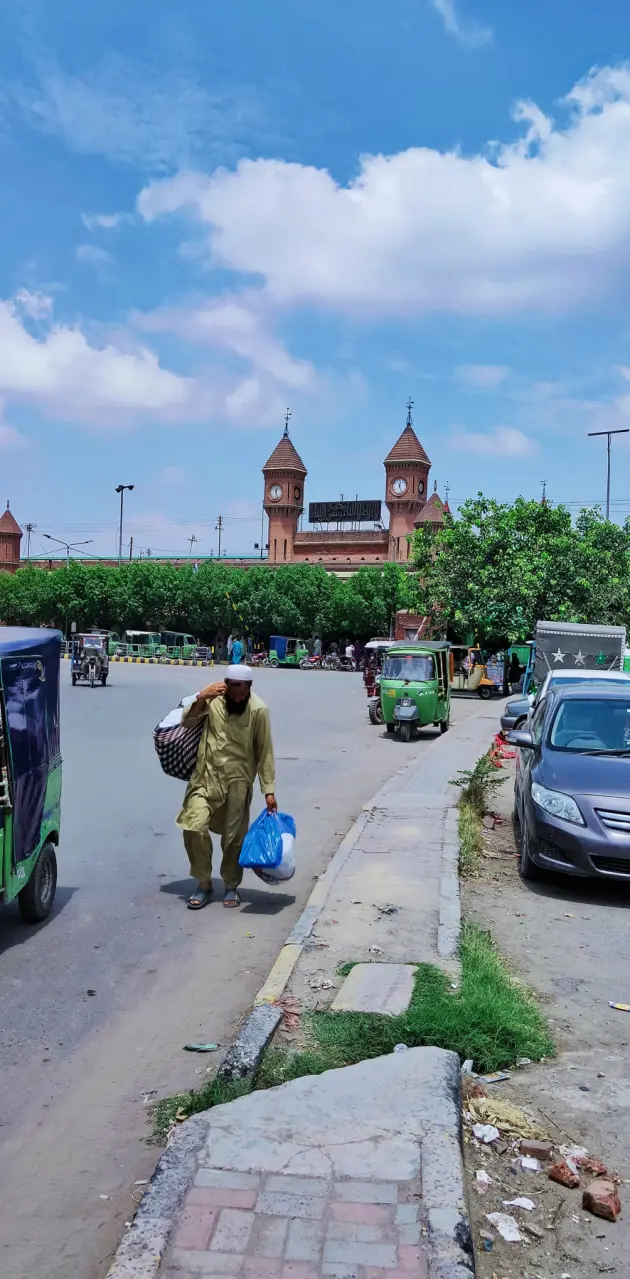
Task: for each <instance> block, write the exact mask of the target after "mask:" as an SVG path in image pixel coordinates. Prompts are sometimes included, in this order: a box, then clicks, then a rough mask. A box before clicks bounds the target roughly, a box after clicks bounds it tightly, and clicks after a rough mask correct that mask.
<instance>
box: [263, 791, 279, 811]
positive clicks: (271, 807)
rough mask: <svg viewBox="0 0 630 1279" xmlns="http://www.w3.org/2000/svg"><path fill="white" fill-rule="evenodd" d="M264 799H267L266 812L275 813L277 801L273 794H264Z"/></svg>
mask: <svg viewBox="0 0 630 1279" xmlns="http://www.w3.org/2000/svg"><path fill="white" fill-rule="evenodd" d="M265 799H266V801H267V812H268V813H277V811H278V801H277V799H276V797H275V795H265Z"/></svg>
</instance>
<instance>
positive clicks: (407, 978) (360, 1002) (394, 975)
mask: <svg viewBox="0 0 630 1279" xmlns="http://www.w3.org/2000/svg"><path fill="white" fill-rule="evenodd" d="M415 975H416V969H415V966H414V965H413V964H355V966H354V968H353V969H352V970H351V971H350V972H349V973H348V976H347V977H346V980H345V981H344V983H343V986H342V987H341V990H340V991H339V993H338V995H337V996H336V997H335V999H334V1000H333V1003H332V1005H331V1008H332V1011H333V1012H335V1013H341V1012H344V1013H382V1014H384V1015H386V1016H389V1017H397V1016H399V1015H400V1013H404V1012H406V1011H407V1009H408V1007H409V1003H410V1001H411V995H412V993H413V983H414V978H415Z"/></svg>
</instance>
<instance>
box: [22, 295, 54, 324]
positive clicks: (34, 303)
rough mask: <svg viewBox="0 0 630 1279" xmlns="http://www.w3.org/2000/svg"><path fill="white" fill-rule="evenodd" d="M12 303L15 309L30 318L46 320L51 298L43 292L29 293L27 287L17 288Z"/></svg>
mask: <svg viewBox="0 0 630 1279" xmlns="http://www.w3.org/2000/svg"><path fill="white" fill-rule="evenodd" d="M14 303H15V307H16V309H17V310H19V311H20V312H22V314H23V315H27V316H28V317H29V319H31V320H48V319H49V318H50V315H51V313H52V298H51V297H48V296H47V295H46V294H45V293H31V292H30V290H29V289H18V291H17V293H16V295H15V298H14Z"/></svg>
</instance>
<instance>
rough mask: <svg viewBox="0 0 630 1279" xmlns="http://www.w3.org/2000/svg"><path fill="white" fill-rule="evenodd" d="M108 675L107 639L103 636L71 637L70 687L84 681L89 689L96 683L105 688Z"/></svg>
mask: <svg viewBox="0 0 630 1279" xmlns="http://www.w3.org/2000/svg"><path fill="white" fill-rule="evenodd" d="M108 674H109V655H108V652H107V638H106V636H104V635H94V634H87V635H73V637H72V650H71V653H70V676H71V678H72V686H73V688H74V686H75V685H76V684H77V682H78V680H80V679H82V680H85V681H86V682H87V683H88V684H89V685H90V687H91V688H94V685H95V684H96V683H97V681H100V683H101V684H102V685H103V688H104V687H105V685H106V683H107V676H108Z"/></svg>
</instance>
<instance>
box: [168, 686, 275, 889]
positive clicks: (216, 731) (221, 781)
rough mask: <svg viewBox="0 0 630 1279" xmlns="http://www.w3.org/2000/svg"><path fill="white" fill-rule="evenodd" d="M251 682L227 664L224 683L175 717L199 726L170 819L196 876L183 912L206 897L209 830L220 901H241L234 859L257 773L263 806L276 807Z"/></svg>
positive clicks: (264, 722) (263, 718)
mask: <svg viewBox="0 0 630 1279" xmlns="http://www.w3.org/2000/svg"><path fill="white" fill-rule="evenodd" d="M252 679H253V672H252V670H251V668H250V667H249V666H234V665H232V666H230V668H229V670H228V672H227V675H226V677H225V681H224V682H223V681H219V682H218V683H215V684H209V685H208V686H207V688H204V689H202V690H201V692H200V693H198V694H197V697H196V699H195V701H194V702H192V703H191V705H190V706H189V707H188V709H187V710H186V712H185V713H184V715H183V717H182V724H183V725H184V726H186V727H189V728H192V727H194V726H196V725H198V724H200V723H203V725H204V727H203V733H202V737H201V742H200V743H199V753H198V755H197V763H196V766H195V771H194V773H193V775H192V777H191V779H190V781H189V783H188V786H187V788H186V794H185V796H184V803H183V805H182V808H181V811H180V813H179V814H178V816H177V819H176V820H177V825H178V826H179V827H181V829H182V831H183V834H184V847H185V849H186V852H187V854H188V860H189V862H190V872H191V875H192V876H193V878H194V879H196V880H197V881H198V884H197V888H196V889H195V891H194V892H193V893H192V894H191V896H190V897H189V898H188V901H187V905H188V907H189V909H190V910H201V909H202V908H203V907H204V906H206V905H207V904H208V902H209V901H210V898H211V896H212V840H211V837H210V832H211V831H212V832H213V833H214V834H217V835H220V836H221V849H222V853H223V857H222V860H221V878H222V880H223V885H224V891H223V905H224V906H226V907H228V908H231V909H234V907H236V906H240V903H241V899H240V897H239V893H238V889H239V886H240V883H241V880H242V878H243V871H242V868H241V867H240V866H239V864H238V859H239V855H240V852H241V848H242V846H243V840H244V838H245V835H246V834H247V829H248V827H249V810H250V806H251V802H252V794H253V788H254V782H255V780H256V775H258V779H259V782H260V789H261V791H262V793H263V795H264V796H265V801H266V804H267V811H268V812H270V813H275V812H276V811H277V808H278V805H277V803H276V797H275V789H276V777H275V772H276V769H275V761H274V754H273V743H272V740H271V723H270V718H269V711H268V709H267V707H266V706H265V703H264V702H263V701H261V699H260V698H259V697H257V696H256V694H255V693H253V692H252Z"/></svg>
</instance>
